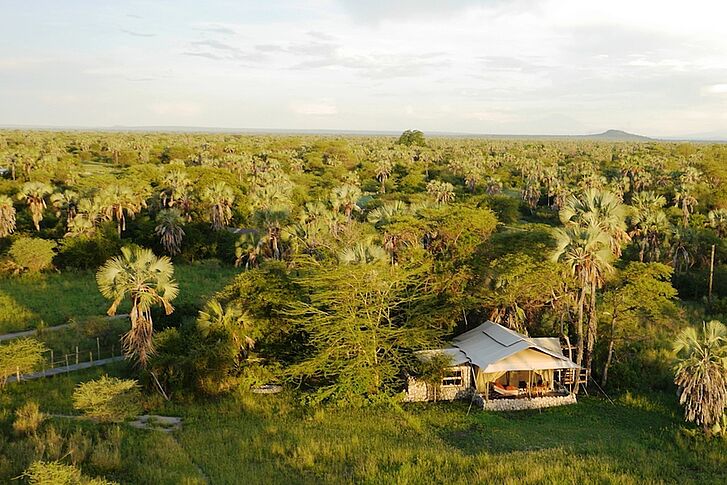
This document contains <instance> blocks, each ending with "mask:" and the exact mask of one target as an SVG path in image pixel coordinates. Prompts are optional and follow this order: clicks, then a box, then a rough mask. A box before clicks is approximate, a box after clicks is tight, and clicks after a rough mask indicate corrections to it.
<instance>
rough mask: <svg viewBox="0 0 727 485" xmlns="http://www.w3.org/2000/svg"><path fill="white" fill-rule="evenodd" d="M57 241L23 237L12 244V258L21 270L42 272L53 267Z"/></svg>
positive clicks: (10, 252)
mask: <svg viewBox="0 0 727 485" xmlns="http://www.w3.org/2000/svg"><path fill="white" fill-rule="evenodd" d="M56 246H57V244H56V243H55V241H48V240H46V239H39V238H33V237H21V238H18V239H16V240H15V242H13V244H12V246H10V251H9V254H10V259H11V260H12V262H13V263H15V265H16V266H17V268H18V269H19V270H20V271H24V272H28V273H40V272H41V271H43V270H45V269H48V268H50V267H52V265H53V257H54V256H55V254H56V253H55V251H54V249H55V248H56Z"/></svg>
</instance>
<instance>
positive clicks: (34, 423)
mask: <svg viewBox="0 0 727 485" xmlns="http://www.w3.org/2000/svg"><path fill="white" fill-rule="evenodd" d="M45 418H46V416H45V414H43V413H42V412H41V411H40V407H39V406H38V403H37V402H35V401H28V402H26V403H25V404H23V405H22V406H21V407H19V408H18V409H16V410H15V421H13V431H15V432H16V433H17V434H21V435H28V434H35V433H36V432H37V431H38V428H39V427H40V425H41V424H43V421H45Z"/></svg>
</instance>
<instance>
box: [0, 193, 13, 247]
mask: <svg viewBox="0 0 727 485" xmlns="http://www.w3.org/2000/svg"><path fill="white" fill-rule="evenodd" d="M13 232H15V207H13V201H12V199H11V198H10V197H8V196H7V195H0V237H7V236H9V235H10V234H12V233H13Z"/></svg>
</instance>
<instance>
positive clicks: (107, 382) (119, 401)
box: [73, 376, 142, 423]
mask: <svg viewBox="0 0 727 485" xmlns="http://www.w3.org/2000/svg"><path fill="white" fill-rule="evenodd" d="M73 407H74V409H77V410H79V411H82V412H83V413H84V414H85V415H86V416H88V417H90V418H93V419H96V420H97V421H100V422H106V423H114V422H121V421H124V420H126V419H129V418H134V417H136V416H138V415H139V413H141V410H142V407H141V393H140V392H139V386H138V384H137V382H136V381H134V380H128V379H127V380H125V379H117V378H115V377H108V376H102V377H101V378H99V379H96V380H93V381H88V382H83V383H81V384H79V385H78V386H77V387H76V390H75V391H74V392H73Z"/></svg>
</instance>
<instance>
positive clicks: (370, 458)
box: [0, 365, 727, 484]
mask: <svg viewBox="0 0 727 485" xmlns="http://www.w3.org/2000/svg"><path fill="white" fill-rule="evenodd" d="M123 369H124V368H123V366H121V365H119V366H114V367H111V368H107V369H106V370H105V371H104V370H101V369H94V370H88V371H84V372H83V373H77V374H75V375H72V376H63V377H56V378H53V379H52V380H45V381H36V382H27V383H24V384H22V385H19V386H18V385H12V386H9V387H8V388H7V389H6V390H5V391H4V392H0V403H1V404H2V410H3V411H2V413H0V429H1V430H2V431H3V433H9V429H10V423H11V421H12V418H11V412H10V410H12V409H13V408H14V407H16V406H18V405H20V404H21V403H22V402H24V401H25V400H27V399H35V400H36V401H38V402H40V403H41V407H42V409H43V410H44V411H46V412H55V413H63V414H65V413H72V412H73V410H72V406H71V400H70V395H71V393H72V390H73V387H74V385H75V384H76V383H77V382H79V381H82V380H87V379H91V378H93V377H95V376H98V375H100V374H101V373H103V372H109V373H111V374H116V375H121V374H123V373H124V372H125V371H124V370H123ZM152 400H153V401H155V402H157V400H156V399H152ZM615 402H616V403H615V405H612V404H610V403H609V402H608V401H606V400H604V399H599V398H594V397H590V398H586V397H584V398H582V399H581V402H580V403H579V404H578V405H576V406H568V407H563V408H552V409H548V410H544V411H542V412H521V413H508V414H497V413H484V412H482V411H477V410H474V409H473V410H472V411H471V412H470V413H469V414H468V412H467V411H468V407H467V405H466V403H438V404H429V405H420V404H417V405H403V406H402V407H401V408H397V407H396V406H391V407H378V408H368V409H358V410H356V409H346V408H317V409H312V408H306V407H301V406H300V405H298V404H296V400H295V399H294V397H293V395H291V394H285V393H283V394H280V395H275V396H255V395H250V394H246V393H236V394H232V395H229V396H226V397H223V398H220V399H218V400H210V401H206V402H203V403H186V404H167V405H164V406H162V407H161V408H160V409H156V410H155V413H159V414H169V415H179V416H182V417H183V418H184V427H183V429H182V430H181V431H179V432H176V433H174V434H172V435H167V434H164V433H161V432H155V431H142V430H135V429H132V428H129V427H126V426H123V427H122V430H123V441H122V449H121V451H122V457H123V460H122V465H121V466H120V467H119V468H118V469H116V470H113V471H106V472H104V473H101V472H100V471H99V470H97V469H95V468H94V467H93V465H88V464H84V465H83V468H84V470H85V471H86V472H88V473H89V474H104V475H106V476H107V477H109V478H114V479H116V480H119V481H120V482H121V483H129V484H147V483H155V484H177V483H186V484H197V483H204V478H207V479H208V480H209V483H213V484H236V483H242V482H244V483H437V482H443V481H446V482H448V483H463V484H464V483H487V482H492V483H519V484H520V483H633V484H636V483H639V484H641V483H725V481H727V443H726V442H725V441H719V440H714V441H710V442H707V441H705V440H704V438H701V437H695V436H693V435H692V433H690V432H689V431H688V430H687V429H686V428H685V427H684V425H683V423H682V418H681V414H680V410H679V409H678V407H677V406H676V402H675V400H674V399H673V398H672V397H671V396H667V395H641V396H631V395H624V396H621V397H619V398H617V399H616V400H615ZM52 424H53V425H54V426H57V427H59V428H60V429H62V430H64V432H66V433H70V432H71V431H72V430H73V428H74V427H78V426H85V427H92V428H94V427H95V428H98V426H95V425H93V424H92V423H88V422H85V423H78V422H74V421H68V420H61V419H53V420H52ZM6 436H10V434H7V435H6ZM12 449H13V447H12V446H8V445H6V446H5V447H2V446H0V464H2V463H3V462H4V463H5V466H4V467H2V466H0V481H3V480H8V479H9V478H11V477H12V474H13V473H16V475H15V476H17V473H19V472H18V469H19V467H17V466H10V465H7V463H8V461H9V460H10V459H11V456H10V454H11V453H12V451H11V450H12ZM3 460H4V461H3Z"/></svg>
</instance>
